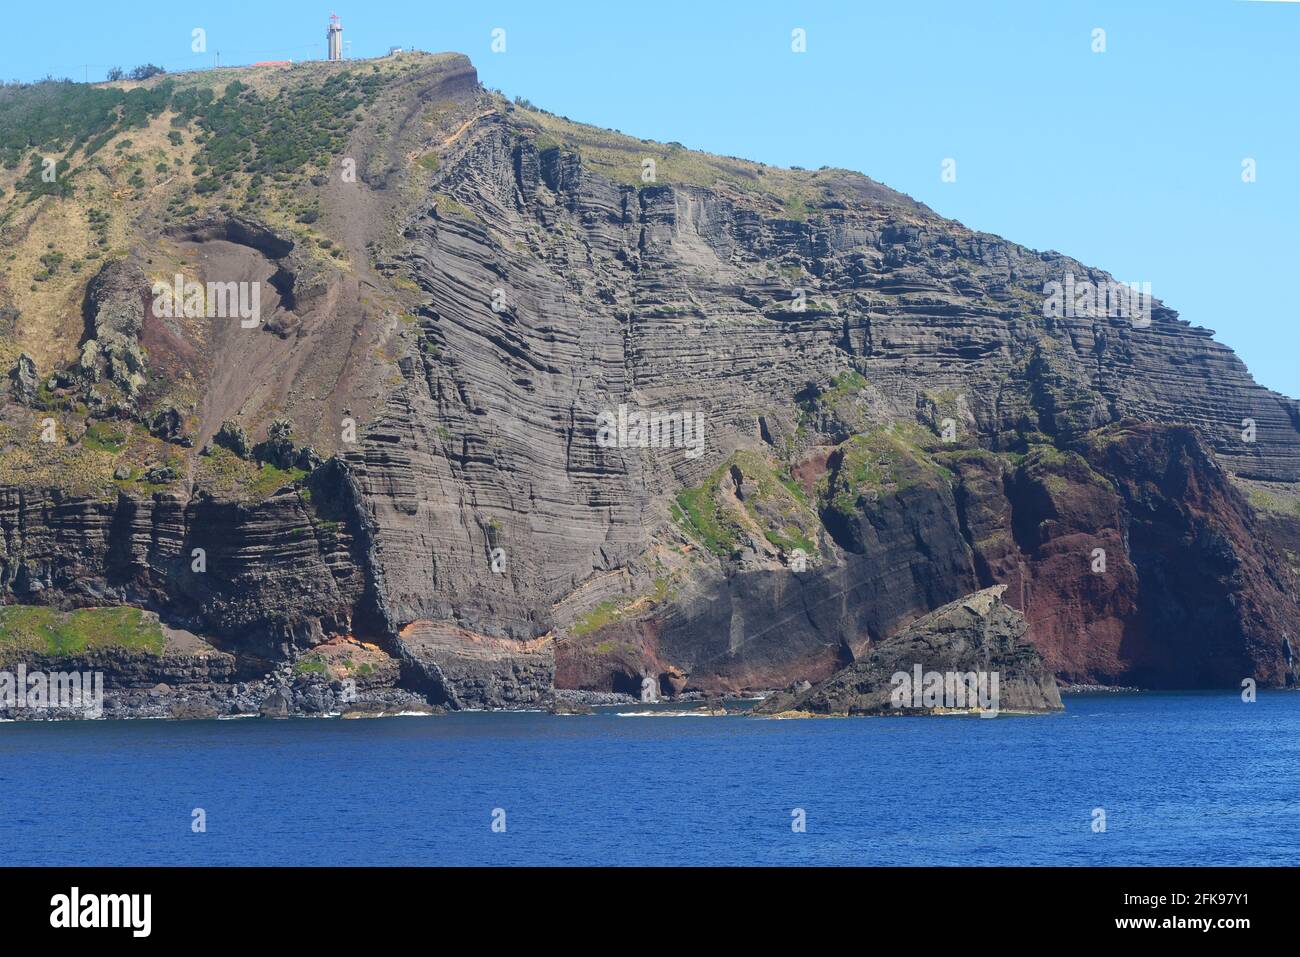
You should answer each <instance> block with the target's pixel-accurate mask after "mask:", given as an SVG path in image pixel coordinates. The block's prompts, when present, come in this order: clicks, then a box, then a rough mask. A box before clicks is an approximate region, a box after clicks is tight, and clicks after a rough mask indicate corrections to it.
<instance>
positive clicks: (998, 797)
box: [0, 692, 1300, 865]
mask: <svg viewBox="0 0 1300 957" xmlns="http://www.w3.org/2000/svg"><path fill="white" fill-rule="evenodd" d="M1066 707H1067V711H1066V712H1065V713H1064V714H1060V715H1053V716H1046V717H1011V716H1003V717H999V718H996V719H992V720H988V719H980V718H974V717H943V718H862V719H829V720H781V721H778V720H764V719H755V718H747V717H744V716H742V715H740V714H735V715H732V716H727V717H721V716H719V717H705V716H698V715H685V714H681V713H680V712H677V713H674V712H673V710H672V709H659V710H656V712H654V713H652V714H636V713H635V712H640V711H643V709H641V708H639V707H637V708H632V707H628V708H623V709H606V710H603V711H600V712H599V713H597V714H595V715H592V716H555V715H549V714H541V713H461V714H452V715H448V716H442V717H397V718H384V719H370V720H328V719H326V720H320V719H317V720H309V719H299V720H288V721H267V720H259V719H253V720H238V721H206V722H205V721H193V722H176V721H125V722H76V723H8V724H3V725H0V848H3V849H4V857H5V860H4V861H3V863H5V864H62V865H101V864H108V865H115V864H149V865H173V864H198V865H207V864H216V865H225V864H243V865H273V864H300V865H331V864H347V865H398V864H404V865H437V864H456V865H475V864H570V865H573V864H597V865H599V864H627V865H645V864H648V865H709V864H757V865H789V864H852V865H898V864H920V865H925V864H945V865H971V864H1103V865H1105V864H1159V865H1177V864H1296V863H1298V862H1300V694H1295V693H1286V692H1272V693H1269V692H1263V693H1261V694H1260V696H1259V700H1258V701H1256V702H1254V703H1251V704H1247V703H1244V702H1242V700H1241V698H1240V697H1239V696H1238V695H1236V694H1232V693H1205V694H1181V693H1180V694H1151V693H1144V694H1090V695H1074V696H1069V697H1067V698H1066ZM629 712H633V713H629ZM198 808H201V809H202V810H203V814H202V818H203V820H204V824H205V827H206V830H205V831H202V832H197V833H196V832H195V830H194V829H193V828H192V822H193V821H195V820H196V815H195V809H198ZM1097 809H1100V811H1101V812H1102V814H1104V825H1105V829H1104V830H1101V829H1100V822H1101V820H1102V818H1101V817H1100V816H1099V815H1098V813H1097ZM800 811H802V814H800V813H799V812H800ZM800 820H802V821H803V822H804V823H805V825H806V829H805V830H796V829H795V828H793V827H792V823H797V822H798V821H800ZM494 822H495V824H496V827H495V828H494V826H493V825H494Z"/></svg>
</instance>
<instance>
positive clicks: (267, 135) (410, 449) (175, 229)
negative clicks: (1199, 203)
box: [0, 54, 1300, 707]
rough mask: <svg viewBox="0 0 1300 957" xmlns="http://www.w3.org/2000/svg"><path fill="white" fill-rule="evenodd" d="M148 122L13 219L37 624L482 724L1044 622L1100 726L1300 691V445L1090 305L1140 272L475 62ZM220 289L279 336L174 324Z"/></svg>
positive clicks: (272, 75)
mask: <svg viewBox="0 0 1300 957" xmlns="http://www.w3.org/2000/svg"><path fill="white" fill-rule="evenodd" d="M167 84H171V85H170V86H168V85H167ZM128 86H129V87H130V88H129V89H127V88H122V89H119V88H118V87H116V86H113V85H108V86H105V87H102V88H97V89H100V90H101V91H102V93H103V95H104V96H106V97H110V99H112V98H114V97H116V99H113V100H112V102H113V103H116V104H117V105H116V106H115V107H114V109H116V110H117V111H118V112H117V113H115V114H114V115H115V116H119V117H121V118H122V119H121V121H120V125H119V126H110V127H109V128H107V129H103V130H99V131H98V132H97V133H96V139H94V140H91V141H89V142H88V141H87V139H86V137H80V138H78V137H77V136H76V135H73V134H75V132H76V131H63V133H64V135H63V137H62V139H61V140H60V142H59V144H58V145H61V146H62V147H63V149H64V155H66V156H67V158H68V162H69V167H70V169H69V172H68V173H67V174H66V175H67V177H68V179H67V182H68V184H69V189H68V191H67V192H42V191H40V190H38V189H35V188H34V187H33V186H32V184H30V183H28V181H27V180H24V179H22V178H21V177H20V176H19V173H20V172H21V169H22V166H21V163H20V164H19V165H18V167H17V170H18V172H13V173H9V172H6V173H5V174H3V176H0V189H4V190H5V192H4V193H3V194H0V203H6V205H4V207H3V211H2V212H0V233H2V234H3V237H4V240H5V244H6V246H9V247H11V248H13V249H14V250H15V257H14V259H13V260H12V261H11V262H10V263H9V264H8V265H7V266H6V267H5V271H4V273H3V278H2V279H0V316H3V317H5V322H4V324H0V360H3V364H4V365H5V366H6V367H7V368H11V374H10V376H9V380H8V391H7V394H6V396H5V398H4V400H3V401H0V596H3V600H4V601H5V602H7V603H25V604H39V605H48V606H52V607H56V608H62V609H69V608H78V607H80V608H90V607H111V606H115V605H121V604H125V605H131V606H136V607H139V608H142V609H147V610H149V611H151V612H155V613H157V614H159V615H161V616H162V617H163V619H164V620H165V621H166V622H168V623H169V624H170V625H172V626H174V627H177V628H183V629H187V630H189V631H192V632H194V633H195V634H198V635H202V636H203V638H204V639H205V640H207V641H210V642H211V643H212V644H213V645H214V646H215V647H217V648H219V649H220V650H221V651H222V652H223V653H228V654H230V655H231V656H233V657H234V658H235V659H236V660H240V661H243V660H247V661H250V662H258V663H269V664H268V665H267V666H268V667H275V666H276V665H277V663H286V662H295V661H298V660H300V659H301V658H302V657H303V656H305V655H308V654H311V653H313V649H316V648H318V647H321V646H325V645H328V643H329V642H331V641H337V640H341V639H350V640H358V641H361V642H364V643H368V644H371V645H373V646H375V647H376V648H379V649H381V650H382V652H383V654H384V655H386V656H387V658H388V659H389V660H390V661H391V662H392V663H393V667H394V669H395V673H396V674H397V676H398V677H397V678H396V679H395V681H396V682H397V684H398V685H400V687H401V688H403V689H408V690H411V691H412V692H413V693H417V694H419V695H421V696H423V697H425V698H427V699H428V700H429V701H431V702H433V703H435V704H440V705H446V706H449V707H479V706H521V705H528V704H535V703H537V702H539V701H544V700H546V699H547V698H548V697H549V695H550V693H551V690H552V688H553V687H559V688H576V689H587V690H591V691H626V692H632V693H639V690H640V688H641V686H642V682H643V680H644V678H646V677H650V678H652V679H654V680H657V681H658V683H659V685H660V688H661V690H662V691H663V692H664V693H667V694H675V693H679V692H681V691H683V690H687V689H692V690H700V691H705V692H709V693H719V692H736V691H752V690H760V689H770V688H774V687H784V686H786V685H787V684H789V683H790V682H792V681H796V680H808V681H819V680H822V679H824V678H827V677H829V676H830V675H832V674H833V673H834V672H836V671H837V670H839V669H841V668H843V667H844V666H846V665H849V664H851V663H853V662H854V661H855V660H858V659H859V658H861V657H862V656H863V655H866V654H869V653H870V651H871V649H872V648H873V647H875V646H876V645H878V644H879V643H880V642H882V641H885V640H887V639H888V638H889V637H890V636H891V635H894V634H897V633H898V632H899V630H900V629H901V628H903V627H904V626H906V625H907V624H908V623H909V622H910V621H912V620H913V619H915V618H917V617H919V616H921V615H924V614H925V613H927V612H929V611H932V610H934V609H936V608H938V607H940V606H942V605H944V604H945V603H948V602H951V601H953V600H955V599H958V598H960V597H961V596H963V595H966V594H968V593H970V592H972V591H975V590H978V589H981V588H985V587H989V586H992V585H995V584H1005V585H1006V586H1007V591H1006V601H1007V603H1008V604H1009V605H1010V606H1011V607H1013V608H1016V609H1019V610H1020V611H1022V612H1023V613H1024V615H1025V617H1026V619H1027V620H1028V622H1029V640H1030V641H1032V642H1033V643H1034V645H1035V647H1036V648H1037V649H1038V650H1039V652H1040V653H1041V654H1042V656H1043V658H1044V660H1045V661H1046V662H1047V665H1048V667H1049V668H1050V669H1051V670H1052V671H1053V672H1054V673H1055V674H1057V675H1058V676H1059V677H1060V678H1061V679H1062V680H1065V681H1069V682H1087V683H1114V684H1126V685H1142V686H1147V687H1235V686H1237V685H1238V684H1239V683H1240V681H1241V680H1242V679H1243V678H1245V677H1254V678H1256V680H1258V681H1259V682H1260V683H1261V684H1265V685H1277V686H1285V685H1289V684H1292V683H1294V681H1295V679H1296V665H1295V663H1294V661H1293V657H1292V654H1291V647H1292V644H1293V642H1294V640H1295V637H1296V636H1297V635H1300V604H1298V603H1297V584H1296V578H1295V572H1294V569H1293V567H1292V566H1293V565H1294V564H1295V561H1294V558H1293V555H1292V553H1293V552H1294V542H1295V540H1296V537H1295V535H1296V529H1300V517H1293V516H1291V515H1290V514H1289V513H1287V512H1285V511H1278V510H1269V511H1267V513H1266V514H1265V512H1264V511H1262V510H1261V509H1260V508H1258V507H1257V503H1258V502H1259V501H1261V499H1260V489H1263V488H1267V489H1268V490H1270V491H1269V494H1270V495H1273V496H1275V497H1276V496H1279V495H1280V496H1281V497H1282V498H1283V499H1284V500H1288V501H1289V499H1288V498H1287V496H1289V495H1291V494H1292V493H1293V490H1294V489H1296V488H1297V487H1300V486H1298V485H1297V483H1300V406H1298V405H1297V403H1296V402H1295V401H1294V400H1291V399H1289V398H1286V397H1283V396H1280V395H1277V394H1276V393H1272V392H1269V391H1268V390H1266V389H1263V388H1261V387H1259V386H1258V385H1256V384H1255V383H1254V382H1253V380H1252V379H1251V377H1250V375H1249V373H1248V372H1247V370H1246V369H1245V368H1244V366H1243V365H1242V363H1241V362H1240V360H1238V359H1237V358H1236V356H1235V355H1233V353H1232V352H1231V350H1230V349H1228V348H1227V347H1226V346H1224V345H1222V344H1220V343H1218V342H1216V341H1215V340H1214V339H1213V338H1212V333H1210V332H1209V331H1208V330H1204V329H1198V328H1195V327H1191V326H1189V325H1188V324H1187V323H1184V322H1182V321H1181V320H1179V319H1178V318H1177V314H1176V313H1175V312H1174V311H1173V310H1172V309H1170V308H1168V307H1167V306H1165V305H1164V304H1163V303H1161V302H1159V301H1156V302H1154V303H1152V304H1151V306H1150V309H1149V314H1148V315H1147V316H1146V318H1147V319H1148V320H1149V321H1146V322H1141V321H1139V322H1135V321H1133V317H1132V316H1124V315H1111V314H1109V312H1106V311H1104V310H1103V312H1102V313H1101V314H1097V313H1096V311H1095V310H1092V311H1090V310H1087V309H1084V310H1082V312H1083V314H1082V315H1079V314H1077V313H1078V312H1079V311H1078V310H1069V311H1073V312H1075V313H1076V315H1060V314H1057V312H1059V310H1057V311H1054V310H1052V309H1050V308H1047V307H1046V306H1045V298H1046V290H1047V289H1048V288H1049V287H1050V284H1052V283H1060V282H1063V281H1064V280H1065V277H1066V276H1067V275H1068V276H1070V277H1073V278H1072V280H1071V281H1074V280H1077V281H1079V282H1084V281H1087V282H1091V283H1094V284H1097V285H1102V284H1106V283H1109V282H1110V281H1111V277H1109V276H1108V275H1106V274H1105V273H1102V272H1100V271H1098V270H1095V269H1090V268H1089V267H1086V266H1084V265H1083V264H1081V263H1078V262H1076V261H1074V260H1072V259H1069V258H1067V257H1065V256H1062V255H1060V254H1058V253H1054V252H1045V253H1041V252H1035V251H1032V250H1029V249H1026V248H1024V247H1021V246H1017V245H1015V244H1014V243H1011V242H1008V241H1006V240H1003V239H1000V238H998V237H996V236H991V235H988V234H983V233H977V232H973V231H971V230H968V229H966V228H965V227H963V226H961V225H960V224H958V223H955V222H953V221H951V220H946V219H943V218H942V217H940V216H938V215H936V214H935V213H934V212H932V211H931V210H929V209H928V208H926V207H925V206H923V205H922V204H919V203H917V202H915V201H913V200H911V199H909V198H908V197H906V196H903V195H902V194H899V193H897V192H894V191H892V190H890V189H888V188H887V187H884V186H882V185H880V184H878V183H875V182H874V181H872V180H870V179H868V178H867V177H864V176H861V175H859V174H856V173H851V172H848V171H844V170H833V169H824V170H818V171H815V172H809V171H801V170H780V169H774V168H771V167H766V166H763V165H761V164H756V163H748V162H745V161H742V160H735V159H731V158H725V157H716V156H710V155H708V154H702V153H697V152H693V151H690V150H686V149H684V148H683V147H681V146H680V145H678V144H659V143H652V142H648V141H642V140H638V139H634V138H632V137H627V136H623V135H622V134H619V133H616V132H613V131H609V130H600V129H596V128H592V127H587V126H582V125H580V124H576V123H573V122H571V121H569V120H566V119H564V118H561V117H557V116H554V115H552V114H549V113H545V112H542V111H539V110H535V109H533V108H530V107H528V106H526V105H522V104H511V103H509V102H506V101H505V100H504V99H503V98H501V97H500V96H498V95H496V94H493V93H491V92H489V91H486V90H484V89H482V88H481V87H480V86H479V85H478V83H477V81H476V77H475V74H474V70H473V67H472V66H471V65H470V63H469V61H468V60H466V59H465V58H464V57H461V56H458V55H439V56H427V55H407V54H403V55H401V56H398V57H390V58H385V59H384V60H381V61H375V62H372V63H366V62H357V63H346V64H343V63H340V64H302V65H299V66H296V67H294V68H293V69H290V70H278V69H277V70H269V69H257V68H254V69H248V70H221V71H213V72H212V73H208V74H198V75H192V76H190V77H189V78H186V79H184V80H177V81H172V80H164V79H155V80H153V81H149V82H148V83H146V84H144V85H128ZM45 93H48V91H45ZM43 95H44V93H43ZM50 95H53V94H50ZM13 96H14V97H20V94H13ZM133 97H134V98H133ZM20 106H21V101H20V100H18V101H15V100H12V99H11V100H4V101H0V129H6V126H5V124H6V123H7V124H9V127H10V128H15V129H18V130H19V132H21V125H20V119H21V117H22V116H25V115H26V114H24V113H23V112H22V110H21V109H20ZM308 106H310V107H311V109H310V110H308V109H307V107H308ZM131 110H134V112H130V111H131ZM151 111H152V112H151ZM128 113H129V115H130V116H131V117H132V123H133V124H135V125H129V124H127V123H126V118H127V116H128ZM290 113H292V115H295V116H301V117H302V121H301V124H300V127H295V128H296V129H298V132H297V133H296V134H295V136H293V137H290V138H286V137H285V136H284V135H283V130H284V129H285V128H286V127H285V126H284V125H283V124H284V121H285V117H286V115H288V114H290ZM9 131H10V132H13V129H10V130H9ZM41 135H45V134H43V133H40V134H38V133H37V132H33V133H31V134H30V135H29V136H28V140H29V148H28V150H27V151H25V152H23V153H22V156H21V157H20V158H21V159H23V160H24V161H25V160H26V159H27V158H29V157H30V156H34V155H35V152H36V150H38V149H50V148H53V147H52V146H51V144H50V143H44V142H41V141H40V136H41ZM105 137H106V139H105ZM100 139H103V143H102V144H101V145H100V146H98V147H97V150H96V152H94V153H93V154H89V152H88V151H89V149H90V146H91V145H94V143H96V142H98V141H99V140H100ZM12 140H13V136H10V137H9V139H7V140H6V142H12ZM177 141H179V142H177ZM123 144H126V145H123ZM155 159H156V160H157V163H156V165H154V166H153V169H154V172H150V167H151V164H154V160H155ZM6 177H7V178H6ZM110 198H111V199H113V200H114V202H113V203H110V202H109V200H110ZM51 243H54V244H55V245H56V246H58V247H59V250H60V252H62V253H63V254H64V258H63V259H59V260H56V259H49V258H48V257H49V253H48V252H42V250H47V249H48V247H49V246H50V244H51ZM71 262H77V263H79V264H80V265H79V267H78V269H77V270H75V271H74V270H72V268H71V265H70V263H71ZM51 263H52V264H53V266H52V267H51V265H50V264H51ZM104 263H106V264H104ZM38 269H39V271H40V272H43V273H46V275H44V276H43V277H42V278H41V279H40V281H39V282H37V281H34V279H35V278H36V275H37V271H38ZM178 274H179V275H181V276H182V277H183V278H184V279H185V280H194V281H197V282H199V283H210V282H219V283H235V284H240V283H243V284H246V286H247V287H248V288H256V289H257V290H259V292H258V295H259V297H260V299H259V305H260V316H259V317H258V318H259V322H258V324H256V325H255V326H254V327H252V328H245V327H244V326H243V324H242V323H241V321H240V316H239V315H237V314H229V315H224V316H220V315H219V316H215V317H214V316H210V315H207V314H203V313H201V314H199V315H197V316H194V315H185V314H180V315H170V316H169V315H163V316H159V315H157V314H156V313H157V311H158V310H156V309H154V308H153V302H152V300H153V299H156V298H157V297H156V287H154V286H153V284H154V283H158V282H162V283H164V284H170V283H172V281H173V277H174V276H176V275H178ZM207 301H208V300H205V301H204V304H205V305H206V304H207ZM638 415H644V416H646V417H647V420H649V421H651V422H653V423H654V428H653V429H646V430H643V431H638V430H637V428H636V425H635V422H636V416H638ZM629 416H632V419H631V420H630V421H632V423H633V425H632V427H631V429H629V428H628V423H629ZM1246 419H1249V420H1251V423H1252V426H1251V429H1250V430H1249V431H1247V429H1246V428H1245V427H1244V426H1243V420H1246ZM43 439H44V440H43ZM642 439H645V442H644V444H643V443H642ZM1252 503H1255V504H1252ZM196 549H198V550H201V552H202V555H203V562H201V563H200V565H201V566H202V570H195V569H196V567H199V566H196V559H197V555H196V552H195V550H196ZM1098 550H1101V552H1102V553H1104V555H1103V558H1102V560H1101V561H1100V562H1099V560H1098V555H1097V553H1098Z"/></svg>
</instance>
